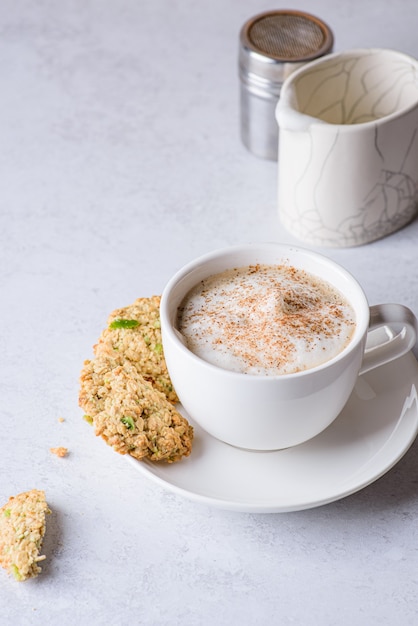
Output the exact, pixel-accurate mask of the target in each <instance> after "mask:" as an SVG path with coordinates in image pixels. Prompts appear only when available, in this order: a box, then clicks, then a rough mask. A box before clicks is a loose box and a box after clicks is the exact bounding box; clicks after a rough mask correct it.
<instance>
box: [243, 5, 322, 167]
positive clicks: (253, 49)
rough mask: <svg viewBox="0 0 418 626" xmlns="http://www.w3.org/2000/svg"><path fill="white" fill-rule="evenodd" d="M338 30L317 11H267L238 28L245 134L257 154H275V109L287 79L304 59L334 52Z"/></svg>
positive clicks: (276, 130) (246, 141)
mask: <svg viewBox="0 0 418 626" xmlns="http://www.w3.org/2000/svg"><path fill="white" fill-rule="evenodd" d="M333 44H334V36H333V34H332V31H331V30H330V28H329V27H328V26H327V25H326V24H325V23H324V22H322V21H321V20H319V19H318V18H317V17H314V16H312V15H309V14H308V13H303V12H301V11H290V10H283V11H268V12H266V13H261V14H260V15H256V16H255V17H253V18H251V19H250V20H248V21H247V22H246V23H245V24H244V26H243V27H242V29H241V32H240V49H239V76H240V114H241V139H242V142H243V144H244V145H245V146H246V148H247V149H248V150H249V151H250V152H252V153H253V154H254V155H256V156H259V157H262V158H265V159H271V160H277V150H278V129H277V123H276V119H275V109H276V105H277V102H278V100H279V96H280V89H281V86H282V84H283V82H284V81H285V79H286V78H287V77H288V76H289V75H290V74H291V73H292V72H293V71H294V70H296V69H298V68H299V67H300V66H301V65H303V64H304V63H307V62H308V61H311V60H313V59H316V58H318V57H320V56H322V55H324V54H327V53H328V52H331V50H332V47H333Z"/></svg>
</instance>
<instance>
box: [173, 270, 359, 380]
mask: <svg viewBox="0 0 418 626" xmlns="http://www.w3.org/2000/svg"><path fill="white" fill-rule="evenodd" d="M355 324H356V319H355V313H354V310H353V308H352V306H351V305H350V304H349V302H347V300H346V298H345V297H344V296H343V295H342V294H341V293H340V292H339V291H338V290H337V289H336V288H335V287H334V286H332V285H331V284H329V283H328V282H326V281H324V280H323V279H320V278H318V277H316V276H314V275H313V274H310V273H308V272H306V271H304V270H300V269H297V268H295V267H292V266H290V265H287V264H285V263H283V264H280V265H249V266H246V267H239V268H234V269H230V270H227V271H224V272H222V273H220V274H215V275H213V276H210V277H209V278H207V279H205V280H203V281H201V282H200V283H199V284H197V285H196V286H195V287H194V288H193V289H192V290H191V291H189V293H188V294H187V295H186V297H185V298H184V300H183V302H182V303H181V305H180V307H179V309H178V316H177V324H176V326H177V330H178V331H179V332H180V333H181V334H182V336H183V339H184V342H185V344H186V345H187V347H188V348H189V349H190V350H191V351H192V352H193V353H195V354H196V355H197V356H199V357H200V358H202V359H204V360H205V361H208V362H209V363H212V364H213V365H216V366H218V367H220V368H223V369H226V370H232V371H235V372H241V373H245V374H251V375H253V374H255V375H264V376H266V375H267V376H277V375H283V374H291V373H295V372H300V371H304V370H307V369H311V368H313V367H316V366H318V365H321V364H322V363H325V362H326V361H329V360H330V359H332V358H334V357H335V356H336V355H338V354H339V353H340V352H341V351H342V350H344V348H345V347H346V346H347V345H348V343H349V342H350V339H351V337H352V335H353V333H354V328H355Z"/></svg>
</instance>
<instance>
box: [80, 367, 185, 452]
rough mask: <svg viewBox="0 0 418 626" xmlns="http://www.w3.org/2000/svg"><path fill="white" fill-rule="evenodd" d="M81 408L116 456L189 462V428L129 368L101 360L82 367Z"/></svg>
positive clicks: (158, 393) (182, 418) (144, 381)
mask: <svg viewBox="0 0 418 626" xmlns="http://www.w3.org/2000/svg"><path fill="white" fill-rule="evenodd" d="M80 382H81V388H80V396H79V403H80V406H81V408H82V409H83V410H84V411H85V412H86V413H87V414H88V415H89V417H91V418H92V420H93V424H94V427H95V432H96V435H99V436H101V437H102V438H103V439H104V440H105V441H106V443H108V444H109V445H110V446H112V447H113V448H114V449H115V450H116V451H117V452H119V453H120V454H130V455H131V456H133V457H134V458H136V459H139V460H141V459H144V458H148V459H149V460H151V461H166V462H168V463H173V462H174V461H179V460H180V459H181V458H182V457H184V456H188V455H189V454H190V452H191V448H192V440H193V428H192V426H191V425H190V424H189V423H188V421H187V420H186V419H185V418H184V417H183V416H182V415H180V413H179V412H178V411H177V410H176V409H175V408H174V406H173V405H172V404H171V403H170V402H169V401H168V400H167V398H166V397H165V395H164V394H163V393H161V392H160V391H158V390H157V389H155V388H154V387H153V386H152V385H151V384H150V383H149V382H147V381H146V380H145V379H144V377H143V376H141V374H138V371H137V369H136V368H135V367H134V366H133V365H132V363H130V362H128V361H126V362H125V363H124V364H123V365H115V364H114V361H113V359H108V358H106V357H103V356H100V357H96V358H95V359H93V360H91V361H86V362H85V363H84V368H83V370H82V373H81V377H80Z"/></svg>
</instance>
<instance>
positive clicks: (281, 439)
mask: <svg viewBox="0 0 418 626" xmlns="http://www.w3.org/2000/svg"><path fill="white" fill-rule="evenodd" d="M283 262H285V263H288V264H290V265H292V266H294V267H296V268H300V269H303V270H306V271H308V272H310V273H311V274H314V275H316V276H318V277H320V278H321V279H323V280H325V281H328V282H329V283H331V284H332V285H334V286H335V287H336V288H337V289H338V290H339V291H340V292H341V293H342V294H344V295H345V297H346V298H347V300H348V301H349V302H350V303H351V305H352V307H353V308H354V311H355V314H356V328H355V331H354V336H353V338H352V340H351V341H350V343H349V345H348V346H347V347H346V348H345V349H344V350H343V351H342V352H341V353H340V354H339V355H338V356H336V357H335V358H332V359H331V360H329V361H327V362H326V363H324V364H322V365H320V366H318V367H315V368H312V369H308V370H305V371H302V372H298V373H294V374H285V375H279V376H265V375H250V374H242V373H237V372H233V371H228V370H225V369H222V368H220V367H217V366H214V365H212V364H210V363H208V362H206V361H204V360H203V359H201V358H199V357H198V356H196V355H195V354H193V353H192V352H191V351H190V350H189V349H188V348H187V347H186V346H185V345H184V343H183V341H182V339H181V336H180V334H179V333H178V331H177V330H176V317H177V311H178V307H179V306H180V304H181V302H182V300H183V299H184V297H185V296H186V294H187V293H188V292H189V290H190V289H191V288H192V287H194V286H195V285H196V284H197V283H199V282H200V281H201V280H203V279H205V278H208V277H209V276H211V275H213V274H217V273H219V272H223V271H224V270H226V269H230V268H234V267H244V266H247V265H254V264H257V263H260V264H280V263H283ZM378 326H384V327H385V328H387V329H388V332H387V333H385V334H384V335H385V340H384V341H383V343H382V345H379V344H378V345H375V346H374V347H373V349H371V350H368V351H366V353H365V354H364V351H365V345H366V339H367V335H368V331H369V330H370V329H372V328H376V327H378ZM161 331H162V340H163V347H164V355H165V359H166V362H167V367H168V371H169V373H170V376H171V379H172V382H173V384H174V387H175V389H176V391H177V394H178V396H179V398H180V401H181V403H182V404H183V406H184V408H185V410H186V411H187V413H188V414H189V415H190V416H191V417H192V418H193V419H194V420H195V421H196V422H197V423H198V424H199V425H200V426H201V427H202V428H203V429H204V430H206V431H207V432H208V433H210V434H211V435H213V436H214V437H216V438H218V439H220V440H222V441H224V442H226V443H229V444H232V445H234V446H238V447H242V448H248V449H253V450H272V449H280V448H286V447H289V446H294V445H296V444H299V443H302V442H303V441H306V440H308V439H310V438H312V437H314V436H315V435H317V434H319V433H320V432H321V431H322V430H324V429H325V428H326V427H327V426H328V425H329V424H331V422H332V421H333V420H334V419H335V418H336V417H337V416H338V414H339V413H340V411H341V410H342V408H343V407H344V405H345V404H346V402H347V400H348V398H349V396H350V394H351V392H352V390H353V388H354V385H355V382H356V379H357V377H358V375H359V372H364V371H367V370H369V369H372V368H374V367H378V366H379V365H382V364H383V363H387V362H389V361H391V360H393V359H396V358H397V357H399V356H401V355H402V354H404V353H405V352H407V351H408V350H410V349H411V348H412V347H413V346H414V344H415V342H416V336H417V326H416V318H415V316H414V315H413V314H412V313H411V311H410V310H409V309H407V308H405V307H403V306H401V305H397V304H391V305H379V306H376V307H371V309H369V305H368V302H367V299H366V296H365V295H364V292H363V290H362V289H361V287H360V285H359V284H358V282H357V281H356V280H355V279H354V278H353V277H352V276H351V274H349V273H348V272H347V271H346V270H345V269H343V268H342V267H341V266H339V265H337V264H336V263H334V262H333V261H331V260H329V259H327V258H326V257H324V256H322V255H319V254H316V253H314V252H311V251H308V250H304V249H301V248H294V247H291V246H288V245H281V244H275V243H265V244H247V245H242V246H235V247H231V248H227V249H223V250H218V251H215V252H212V253H210V254H207V255H205V256H203V257H200V258H198V259H196V260H195V261H192V262H191V263H189V264H188V265H186V266H185V267H184V268H183V269H181V270H180V271H178V272H177V273H176V274H175V275H174V276H173V278H172V279H171V280H170V281H169V282H168V284H167V286H166V287H165V289H164V291H163V294H162V298H161ZM374 343H375V344H376V342H374Z"/></svg>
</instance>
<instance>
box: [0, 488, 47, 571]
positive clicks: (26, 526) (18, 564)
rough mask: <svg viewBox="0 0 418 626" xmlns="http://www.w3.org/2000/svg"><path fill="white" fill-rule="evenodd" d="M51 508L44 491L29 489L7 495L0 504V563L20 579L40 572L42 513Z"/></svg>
mask: <svg viewBox="0 0 418 626" xmlns="http://www.w3.org/2000/svg"><path fill="white" fill-rule="evenodd" d="M50 512H51V511H50V510H49V508H48V505H47V503H46V500H45V493H44V492H43V491H38V490H37V489H32V491H26V492H24V493H20V494H19V495H17V496H12V497H11V498H9V501H8V502H7V504H5V505H4V506H3V507H1V508H0V565H1V566H2V567H4V569H6V570H8V571H9V572H10V573H12V574H13V575H14V577H15V579H16V580H18V581H23V580H26V579H27V578H33V577H35V576H37V575H38V574H39V572H40V571H41V568H40V567H39V565H38V563H39V561H43V560H44V559H45V556H40V554H39V552H40V549H41V546H42V540H43V538H44V535H45V515H46V514H47V513H50Z"/></svg>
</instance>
